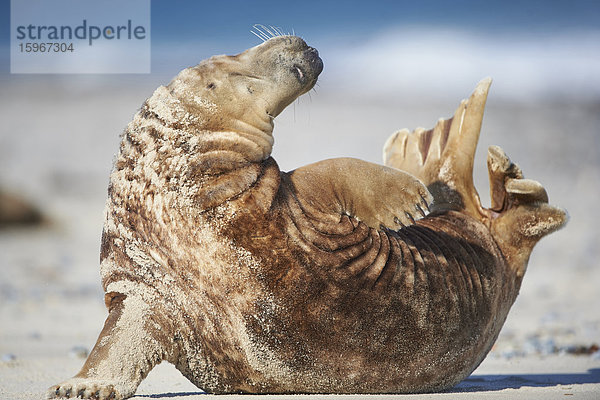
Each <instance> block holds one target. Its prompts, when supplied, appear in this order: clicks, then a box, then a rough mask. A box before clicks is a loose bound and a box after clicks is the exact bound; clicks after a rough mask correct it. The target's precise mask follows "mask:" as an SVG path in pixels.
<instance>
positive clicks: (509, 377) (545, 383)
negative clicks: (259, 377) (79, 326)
mask: <svg viewBox="0 0 600 400" xmlns="http://www.w3.org/2000/svg"><path fill="white" fill-rule="evenodd" d="M586 383H600V368H593V369H589V370H588V371H587V372H585V373H579V374H499V375H471V376H470V377H468V378H467V379H465V380H464V381H462V382H461V383H459V384H458V385H456V386H455V387H454V388H452V389H450V390H447V391H445V392H442V393H464V392H489V391H499V390H504V389H520V388H522V387H552V386H558V385H581V384H586ZM203 394H208V393H204V392H201V391H198V392H180V393H158V394H143V395H136V396H134V398H146V399H170V398H174V397H187V396H198V395H203Z"/></svg>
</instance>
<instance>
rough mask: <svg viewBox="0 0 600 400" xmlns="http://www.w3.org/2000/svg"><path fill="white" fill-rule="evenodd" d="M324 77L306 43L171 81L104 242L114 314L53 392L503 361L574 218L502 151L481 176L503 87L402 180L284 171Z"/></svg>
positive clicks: (331, 381) (407, 146)
mask: <svg viewBox="0 0 600 400" xmlns="http://www.w3.org/2000/svg"><path fill="white" fill-rule="evenodd" d="M322 68H323V64H322V61H321V59H320V58H319V55H318V52H317V51H316V50H315V49H313V48H311V47H309V46H308V45H307V44H306V43H305V42H304V41H303V40H302V39H299V38H297V37H293V36H280V37H275V38H272V39H270V40H268V41H266V42H265V43H263V44H261V45H260V46H257V47H254V48H252V49H249V50H247V51H245V52H243V53H241V54H239V55H236V56H217V57H213V58H211V59H208V60H206V61H203V62H202V63H200V64H199V65H197V66H195V67H191V68H188V69H186V70H184V71H182V72H181V73H180V74H179V75H178V76H176V77H175V78H174V79H173V81H172V82H171V83H170V84H169V85H167V86H161V87H159V88H158V89H157V90H156V92H155V93H154V94H153V95H152V96H151V97H150V98H149V99H148V100H146V102H145V103H144V104H143V105H142V107H141V109H140V110H139V112H138V113H137V114H136V116H135V117H134V119H133V121H132V122H131V123H130V124H129V126H128V127H127V128H126V130H125V132H124V133H123V136H122V142H121V147H120V151H119V154H118V156H117V158H116V161H115V166H114V170H113V172H112V174H111V179H110V186H109V191H108V193H109V195H108V200H107V205H106V211H105V213H106V222H105V226H104V231H103V238H102V247H101V274H102V284H103V287H104V289H105V292H106V296H105V300H106V305H107V308H108V311H109V315H108V318H107V320H106V322H105V325H104V328H103V330H102V332H101V333H100V336H99V338H98V341H97V343H96V345H95V347H94V348H93V350H92V351H91V353H90V355H89V357H88V359H87V360H86V362H85V364H84V366H83V368H82V369H81V371H80V372H79V373H78V374H77V375H76V376H75V377H74V378H72V379H70V380H67V381H65V382H63V383H61V384H59V385H56V386H53V387H52V388H50V389H49V392H48V395H49V397H50V398H70V397H80V398H94V399H122V398H127V397H130V396H132V395H133V394H134V393H135V390H136V388H137V387H138V385H139V383H140V382H141V381H142V380H143V379H144V378H145V377H146V375H147V374H148V373H149V372H150V370H151V369H152V368H153V367H154V366H155V365H156V364H158V363H160V362H161V361H163V360H166V361H168V362H170V363H172V364H174V365H175V366H176V367H177V368H178V369H179V370H180V371H181V372H182V373H183V375H184V376H186V377H187V378H188V379H190V380H191V381H192V382H193V383H194V384H196V385H197V386H198V387H200V388H201V389H203V390H205V391H208V392H212V393H239V392H243V393H417V392H430V391H439V390H443V389H447V388H450V387H452V386H453V385H455V384H456V383H458V382H459V381H461V380H462V379H464V378H465V377H467V376H468V375H469V374H470V373H471V372H472V371H473V370H474V369H475V368H476V367H477V366H478V365H479V363H480V362H481V361H482V360H483V358H484V357H485V355H486V354H487V352H488V351H489V350H490V348H491V346H492V345H493V343H494V341H495V340H496V338H497V336H498V333H499V332H500V329H501V327H502V324H503V323H504V321H505V319H506V316H507V314H508V311H509V309H510V307H511V305H512V304H513V302H514V300H515V298H516V296H517V293H518V291H519V287H520V285H521V280H522V278H523V274H524V272H525V269H526V266H527V261H528V259H529V255H530V253H531V251H532V249H533V246H534V245H535V243H537V241H538V240H539V239H540V238H541V237H543V236H544V235H546V234H548V233H550V232H552V231H554V230H556V229H558V228H560V227H561V226H562V225H564V223H565V222H566V218H567V217H566V214H565V212H564V211H562V210H560V209H558V208H555V207H553V206H550V205H549V204H548V196H547V194H546V191H545V189H544V188H543V187H542V185H541V184H539V183H537V182H535V181H531V180H527V179H524V178H523V174H522V172H521V170H520V169H519V167H518V166H517V165H516V164H514V163H512V162H511V161H510V160H509V159H508V157H507V156H506V155H505V154H504V152H503V151H502V149H500V148H499V147H491V148H490V150H489V157H488V169H489V172H490V188H491V189H490V190H491V195H492V196H491V197H492V205H491V207H490V208H489V209H488V208H484V207H482V206H481V204H480V202H479V197H478V195H477V192H476V191H475V188H474V187H473V181H472V169H473V156H474V153H475V148H476V145H477V140H478V137H479V130H480V127H481V121H482V116H483V108H484V105H485V99H486V97H487V92H488V88H489V85H490V81H489V80H484V81H482V82H481V83H480V84H479V85H478V86H477V89H476V90H475V92H474V93H473V95H472V96H471V98H470V99H469V100H465V101H463V102H462V103H461V105H460V106H459V108H458V109H457V111H456V113H455V115H454V117H453V118H451V119H449V120H441V121H440V122H438V124H437V125H436V127H435V128H434V129H432V130H429V131H425V130H422V129H420V130H417V131H414V132H408V131H406V130H404V131H399V132H398V133H396V134H394V135H392V137H390V139H389V140H388V142H387V143H386V144H385V146H384V161H385V166H382V165H375V164H372V163H367V162H364V161H360V160H355V159H349V158H341V159H332V160H325V161H322V162H319V163H315V164H312V165H308V166H305V167H302V168H299V169H297V170H295V171H291V172H282V171H280V170H279V167H278V165H277V163H276V162H275V160H274V159H273V158H271V157H270V154H271V150H272V145H273V136H272V131H273V119H274V118H275V117H276V116H277V115H278V114H279V113H280V112H281V111H282V110H283V109H284V108H285V107H286V106H287V105H289V104H290V103H291V102H293V101H294V100H295V99H296V98H297V97H298V96H300V95H302V94H303V93H306V92H307V91H309V90H310V89H311V88H312V87H313V86H314V84H315V83H316V80H317V77H318V75H319V74H320V72H321V70H322Z"/></svg>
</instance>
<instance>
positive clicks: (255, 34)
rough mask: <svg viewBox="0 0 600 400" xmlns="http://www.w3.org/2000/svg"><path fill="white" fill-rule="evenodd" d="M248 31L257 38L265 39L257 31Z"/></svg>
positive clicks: (264, 40)
mask: <svg viewBox="0 0 600 400" xmlns="http://www.w3.org/2000/svg"><path fill="white" fill-rule="evenodd" d="M250 33H252V34H253V35H254V36H256V37H257V38H259V39H260V40H262V41H263V42H266V41H267V40H266V39H265V38H264V37H262V36H260V35H259V34H258V33H256V32H254V31H253V30H250Z"/></svg>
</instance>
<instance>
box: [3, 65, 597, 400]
mask: <svg viewBox="0 0 600 400" xmlns="http://www.w3.org/2000/svg"><path fill="white" fill-rule="evenodd" d="M477 78H478V77H477ZM475 83H476V82H475V81H474V82H473V87H474V85H475ZM156 85H157V80H156V77H154V78H153V79H147V80H141V79H138V80H137V82H131V81H128V82H127V84H124V85H122V86H119V85H115V84H110V83H109V82H107V81H103V80H101V79H100V78H89V77H88V78H77V77H76V78H70V79H69V81H67V80H66V79H60V78H52V79H49V78H43V79H38V78H36V79H32V78H30V77H15V78H11V81H10V82H2V92H1V93H0V110H1V111H0V113H1V116H2V124H1V125H0V187H4V188H9V189H11V190H12V191H14V192H17V193H20V194H22V195H23V196H25V197H27V198H29V199H30V200H31V201H33V202H34V203H35V204H37V205H38V206H39V207H40V208H41V209H42V210H43V211H44V212H45V213H46V215H47V216H48V217H49V222H48V223H47V224H46V225H45V226H43V227H39V228H19V229H5V230H0V399H22V400H24V399H40V398H42V397H43V392H44V390H45V388H47V387H48V386H50V385H52V384H55V383H57V382H59V381H61V380H63V379H66V378H68V377H70V376H72V375H73V374H75V373H76V372H77V371H78V369H79V368H80V367H81V365H82V363H83V360H84V358H82V356H83V355H85V353H86V352H87V351H89V349H90V348H91V347H92V345H93V343H94V341H95V339H96V337H97V334H98V332H99V331H100V329H101V327H102V324H103V321H104V318H105V317H106V311H105V309H104V305H103V295H102V290H101V287H100V282H99V267H98V257H99V243H100V233H101V229H102V211H103V206H104V201H105V196H106V185H107V182H108V174H109V172H110V168H111V162H112V158H113V155H114V153H115V152H116V150H117V146H118V134H119V133H120V132H121V131H122V129H123V127H124V126H125V125H126V124H127V122H128V121H129V120H130V119H131V117H132V115H133V113H134V112H135V110H136V109H137V108H138V107H139V106H140V104H141V103H142V101H143V100H144V99H145V98H146V97H147V96H149V95H150V94H151V92H152V91H153V89H154V88H155V86H156ZM470 89H471V88H470V87H467V88H465V92H464V94H463V97H465V96H467V95H468V94H469V92H470ZM403 97H404V98H405V97H406V96H403ZM459 100H460V99H459V98H456V99H455V100H452V101H450V100H440V99H436V98H433V97H430V98H425V97H423V98H417V99H416V100H414V101H411V102H407V101H406V100H401V99H400V100H399V99H394V98H379V99H369V98H364V97H360V96H356V97H349V96H339V95H336V94H335V93H334V92H333V91H329V90H328V89H327V87H326V85H324V84H322V85H321V88H320V89H319V93H317V94H315V93H312V100H311V99H308V98H302V99H301V100H300V101H299V102H298V103H297V104H295V105H293V106H291V107H290V108H289V109H288V110H287V111H286V112H285V113H284V114H283V115H282V116H280V117H279V118H278V120H277V121H276V127H275V140H276V142H275V152H274V156H275V158H276V159H277V160H278V162H279V164H280V166H281V167H282V169H284V170H287V169H293V168H295V167H297V166H300V165H303V164H306V163H309V162H313V161H316V160H319V159H323V158H327V157H335V156H354V157H359V158H362V159H366V160H368V161H374V162H380V157H381V155H380V154H381V146H382V145H383V143H384V141H385V139H386V138H387V136H388V135H389V134H391V133H392V132H393V131H394V130H396V129H400V128H403V127H409V128H414V127H416V126H419V125H422V126H426V127H429V126H432V125H433V124H434V122H435V121H436V120H437V118H438V117H441V116H449V115H451V114H452V112H453V111H454V109H455V107H456V105H457V104H458V101H459ZM598 127H600V103H594V102H589V101H588V102H582V103H578V102H569V103H566V102H565V103H561V102H558V101H550V100H549V101H546V102H543V103H540V102H537V103H524V102H519V101H518V99H517V100H515V101H499V100H496V99H495V98H494V91H493V86H492V92H491V98H490V100H489V102H488V108H487V112H486V117H485V120H484V126H483V130H482V137H481V142H480V148H479V149H480V150H479V152H478V155H477V158H476V162H475V166H476V167H475V169H476V171H475V172H476V174H475V181H476V185H477V186H478V187H479V189H480V190H481V192H482V193H481V195H482V198H483V199H484V202H486V200H485V199H486V198H487V182H486V174H487V170H486V168H485V148H486V147H487V146H488V145H491V144H497V145H500V146H502V147H503V148H504V149H505V150H506V152H507V153H508V154H509V156H511V157H512V158H513V159H514V160H515V161H517V162H518V163H519V164H520V165H521V167H522V168H523V170H524V172H525V174H526V176H527V177H529V178H533V179H537V180H539V181H541V182H542V183H543V184H544V185H545V186H546V187H547V188H548V192H549V195H550V200H551V202H552V203H554V204H557V205H560V206H563V207H565V208H566V209H567V210H568V211H569V213H570V215H571V221H570V223H569V225H568V226H567V227H566V228H565V229H564V230H562V231H560V232H558V233H556V234H553V235H551V236H550V237H548V238H546V239H544V240H543V241H542V242H541V243H540V245H539V246H538V248H536V249H535V250H534V253H533V256H532V258H531V261H530V264H529V270H528V272H527V274H526V276H525V280H524V284H523V286H522V289H521V294H520V296H519V297H518V299H517V302H516V303H515V305H514V307H513V309H512V311H511V313H510V314H509V317H508V320H507V322H506V324H505V326H504V328H503V330H502V333H501V334H500V337H499V339H498V341H497V343H496V345H495V347H494V349H493V350H492V352H491V353H490V354H489V356H488V357H487V358H486V360H485V361H484V362H483V364H482V365H481V366H480V367H479V368H478V369H477V370H476V371H475V372H474V374H473V375H472V376H471V377H470V378H468V379H467V380H465V381H464V382H462V383H461V384H459V385H458V386H457V387H456V388H455V389H453V390H452V391H451V392H449V393H440V394H430V395H421V396H409V398H471V399H474V398H477V399H478V398H517V399H520V398H527V399H529V398H540V399H552V398H565V396H572V398H581V399H584V398H585V399H596V398H600V353H599V352H598V351H596V352H594V349H595V347H593V345H594V344H600V307H599V306H600V304H599V288H600V261H599V260H600V239H599V237H600V235H599V233H600V229H599V228H598V221H600V208H599V207H598V206H597V201H598V200H597V199H598V198H600V131H599V129H600V128H598ZM578 353H592V354H578ZM200 393H201V392H200V390H199V389H197V388H195V387H194V386H193V385H191V384H190V383H189V382H188V381H186V380H185V378H183V377H182V376H181V375H180V374H179V373H178V372H177V371H176V370H175V369H174V368H173V367H172V366H169V365H161V366H159V367H157V368H156V369H155V370H154V371H152V372H151V374H150V376H149V377H148V378H147V379H146V380H145V381H144V382H143V383H142V385H141V386H140V388H139V390H138V396H136V397H137V398H165V399H167V398H168V399H182V400H191V399H196V398H198V399H208V398H211V397H212V396H207V395H201V394H200ZM233 397H235V396H233ZM242 397H243V398H244V399H249V398H253V397H254V396H242ZM283 397H286V398H293V399H299V398H303V397H310V398H319V399H320V398H324V397H330V396H277V398H283ZM331 397H340V398H358V397H359V396H331ZM360 397H364V396H360ZM371 397H373V398H392V397H394V398H400V397H401V396H369V398H371ZM219 398H226V396H219ZM402 398H404V397H402ZM568 398H570V397H568Z"/></svg>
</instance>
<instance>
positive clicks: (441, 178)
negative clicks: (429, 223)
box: [383, 78, 492, 218]
mask: <svg viewBox="0 0 600 400" xmlns="http://www.w3.org/2000/svg"><path fill="white" fill-rule="evenodd" d="M491 83H492V80H491V79H490V78H486V79H484V80H482V81H481V82H479V84H478V85H477V87H476V89H475V91H474V92H473V94H472V95H471V97H470V98H469V99H468V100H463V101H462V102H461V103H460V105H459V107H458V109H457V110H456V112H455V113H454V116H453V117H452V118H450V119H447V120H443V119H441V120H439V121H438V123H437V124H436V126H435V128H433V129H430V130H425V129H423V128H418V129H416V130H415V131H414V132H412V133H410V132H409V131H408V130H406V129H404V130H401V131H399V132H396V133H395V134H393V135H392V136H391V137H390V138H389V139H388V140H387V142H386V144H385V146H384V149H383V159H384V164H385V165H387V166H390V167H393V168H397V169H400V170H403V171H406V172H408V173H410V174H412V175H414V176H415V177H417V178H418V179H419V180H421V181H422V182H423V183H424V184H425V185H426V186H427V188H428V189H429V191H430V192H431V194H432V195H433V198H434V205H433V209H434V210H461V211H464V212H466V213H468V214H470V215H472V216H474V217H476V218H480V217H481V214H482V208H481V203H480V201H479V195H478V194H477V191H476V190H475V187H474V185H473V160H474V157H475V150H476V148H477V142H478V140H479V131H480V129H481V122H482V120H483V111H484V107H485V102H486V99H487V94H488V90H489V87H490V85H491Z"/></svg>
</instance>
